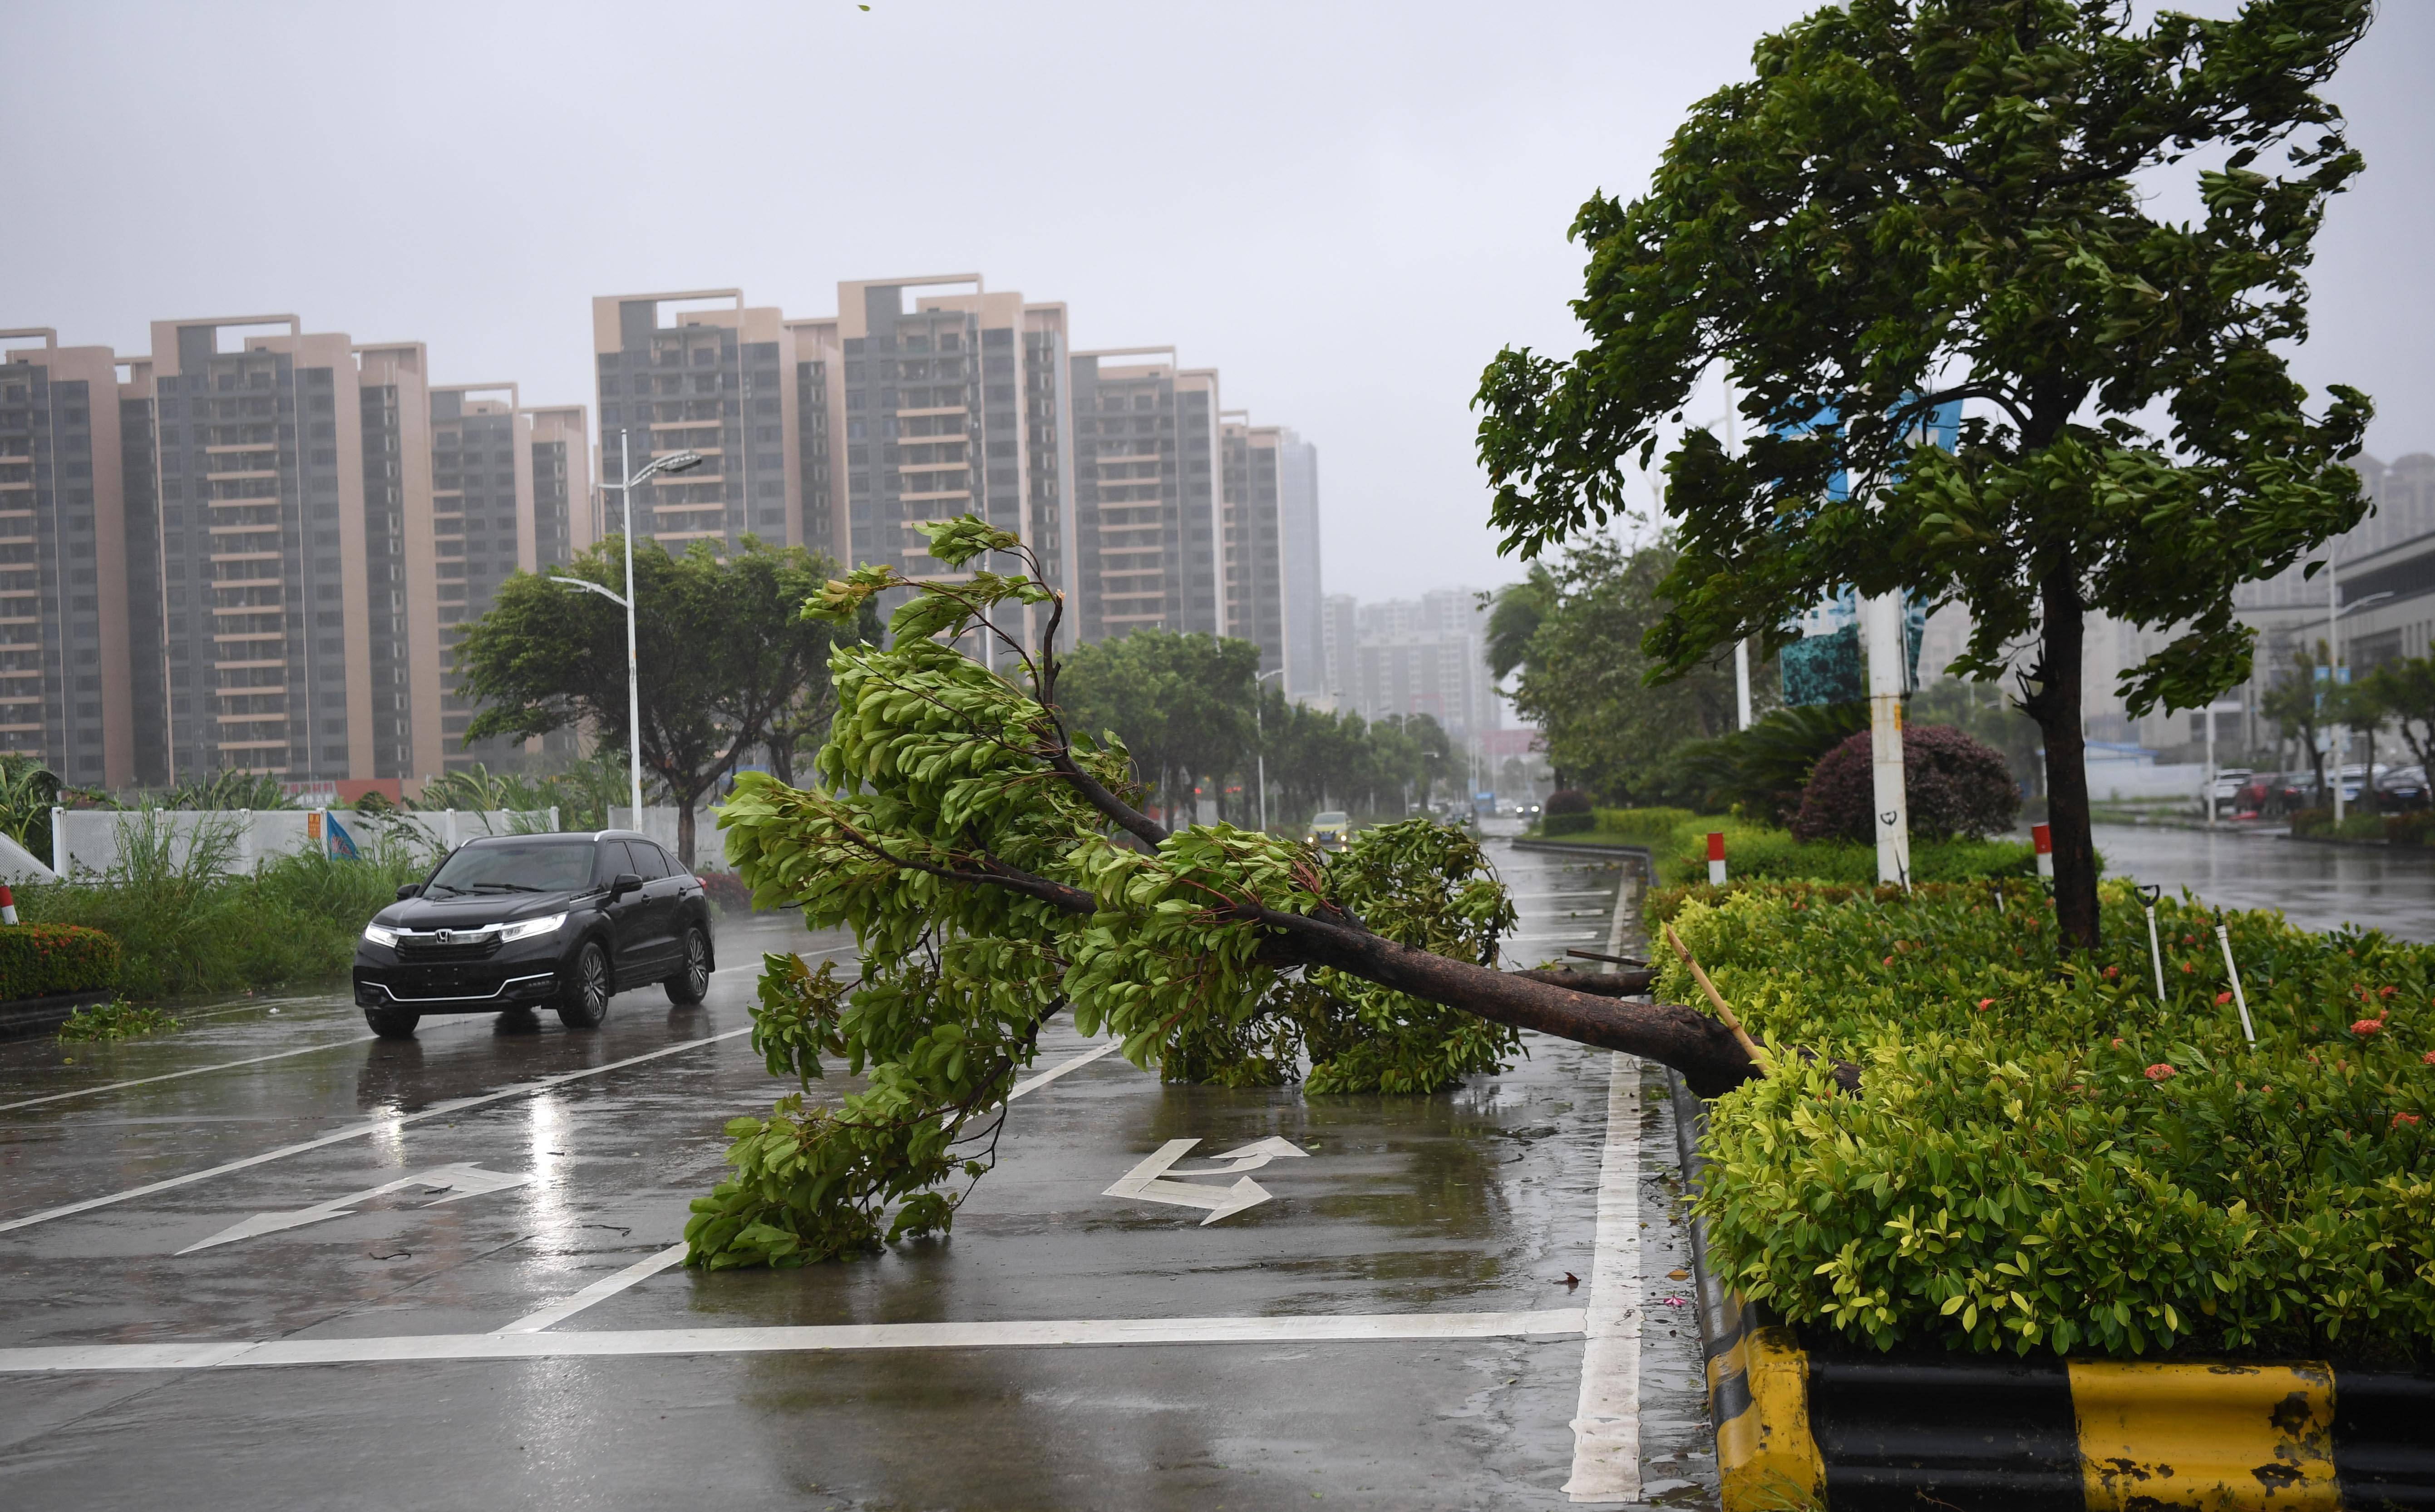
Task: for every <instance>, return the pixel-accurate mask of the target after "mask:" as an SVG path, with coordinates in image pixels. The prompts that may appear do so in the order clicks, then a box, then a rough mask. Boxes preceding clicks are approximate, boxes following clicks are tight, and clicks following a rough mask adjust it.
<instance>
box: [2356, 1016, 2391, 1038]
mask: <svg viewBox="0 0 2435 1512" xmlns="http://www.w3.org/2000/svg"><path fill="white" fill-rule="evenodd" d="M2383 1032H2384V1021H2383V1020H2382V1019H2361V1020H2360V1021H2359V1022H2357V1023H2355V1024H2352V1025H2351V1033H2353V1034H2355V1035H2357V1036H2358V1037H2359V1038H2360V1039H2362V1040H2364V1039H2366V1038H2367V1037H2368V1036H2369V1035H2372V1034H2382V1033H2383Z"/></svg>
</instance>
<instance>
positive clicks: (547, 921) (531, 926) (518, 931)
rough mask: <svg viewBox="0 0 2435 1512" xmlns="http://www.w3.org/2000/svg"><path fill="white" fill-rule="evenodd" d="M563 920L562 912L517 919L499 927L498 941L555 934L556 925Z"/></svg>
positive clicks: (505, 941) (556, 930)
mask: <svg viewBox="0 0 2435 1512" xmlns="http://www.w3.org/2000/svg"><path fill="white" fill-rule="evenodd" d="M565 922H566V916H565V915H564V914H551V915H548V916H547V917H545V918H542V919H519V920H518V921H516V922H515V923H512V924H509V925H506V926H505V927H503V928H501V929H500V931H499V943H501V944H502V945H504V944H506V943H507V942H508V941H509V940H517V939H530V938H532V937H533V936H536V935H555V934H557V933H558V926H559V925H561V924H563V923H565Z"/></svg>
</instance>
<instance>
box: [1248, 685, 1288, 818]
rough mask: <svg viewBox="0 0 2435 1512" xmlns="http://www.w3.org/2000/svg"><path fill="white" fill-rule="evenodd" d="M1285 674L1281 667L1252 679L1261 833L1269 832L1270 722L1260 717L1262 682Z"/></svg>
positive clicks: (1253, 755) (1253, 756)
mask: <svg viewBox="0 0 2435 1512" xmlns="http://www.w3.org/2000/svg"><path fill="white" fill-rule="evenodd" d="M1285 675H1286V669H1285V668H1283V667H1279V668H1277V669H1276V670H1275V671H1274V672H1263V673H1261V674H1260V675H1259V676H1258V677H1256V678H1253V679H1252V735H1253V737H1254V739H1255V741H1256V744H1255V745H1254V746H1253V747H1252V758H1253V760H1254V761H1256V762H1257V763H1258V765H1259V777H1258V778H1257V781H1258V782H1259V784H1260V833H1262V834H1266V833H1269V727H1268V722H1267V721H1266V720H1264V719H1262V718H1261V717H1260V684H1261V683H1263V682H1266V681H1268V680H1269V679H1270V678H1282V677H1284V676H1285Z"/></svg>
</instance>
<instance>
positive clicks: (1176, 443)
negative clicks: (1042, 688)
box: [1071, 347, 1236, 643]
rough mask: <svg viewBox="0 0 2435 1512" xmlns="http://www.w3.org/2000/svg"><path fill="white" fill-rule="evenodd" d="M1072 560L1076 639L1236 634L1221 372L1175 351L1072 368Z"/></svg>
mask: <svg viewBox="0 0 2435 1512" xmlns="http://www.w3.org/2000/svg"><path fill="white" fill-rule="evenodd" d="M1072 372H1073V377H1072V384H1071V392H1072V396H1073V428H1074V544H1073V552H1074V559H1075V578H1076V583H1077V588H1078V592H1077V594H1076V598H1077V606H1076V607H1077V608H1078V609H1079V620H1080V624H1079V639H1080V640H1081V641H1083V642H1086V643H1087V642H1093V641H1103V640H1108V639H1111V638H1113V637H1114V636H1119V635H1126V634H1130V633H1131V632H1132V631H1134V630H1138V629H1161V630H1172V631H1201V632H1204V633H1208V634H1215V635H1227V634H1234V633H1236V632H1235V630H1234V629H1233V627H1232V626H1231V624H1230V622H1229V620H1228V618H1227V602H1228V589H1227V584H1226V581H1225V560H1224V558H1223V556H1222V554H1221V544H1220V543H1221V538H1222V533H1223V522H1222V520H1221V517H1220V516H1221V508H1222V503H1223V500H1222V490H1221V488H1220V485H1219V477H1218V466H1219V451H1220V446H1219V435H1218V430H1219V422H1218V374H1217V371H1216V370H1215V369H1190V368H1181V369H1180V368H1178V367H1177V366H1176V362H1175V349H1173V348H1172V347H1127V348H1122V349H1118V350H1114V351H1105V352H1076V353H1075V354H1074V357H1073V363H1072Z"/></svg>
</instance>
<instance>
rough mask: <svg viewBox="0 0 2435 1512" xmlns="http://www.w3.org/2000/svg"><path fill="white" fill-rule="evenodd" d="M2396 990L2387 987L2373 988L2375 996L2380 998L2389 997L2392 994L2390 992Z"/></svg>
mask: <svg viewBox="0 0 2435 1512" xmlns="http://www.w3.org/2000/svg"><path fill="white" fill-rule="evenodd" d="M2396 990H2397V989H2396V988H2389V987H2380V988H2376V989H2375V995H2376V996H2377V997H2380V998H2389V997H2391V996H2392V994H2393V993H2394V991H2396Z"/></svg>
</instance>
